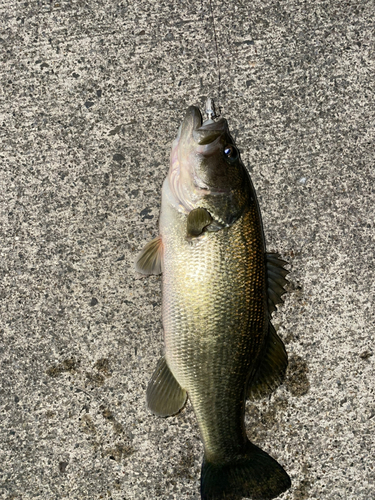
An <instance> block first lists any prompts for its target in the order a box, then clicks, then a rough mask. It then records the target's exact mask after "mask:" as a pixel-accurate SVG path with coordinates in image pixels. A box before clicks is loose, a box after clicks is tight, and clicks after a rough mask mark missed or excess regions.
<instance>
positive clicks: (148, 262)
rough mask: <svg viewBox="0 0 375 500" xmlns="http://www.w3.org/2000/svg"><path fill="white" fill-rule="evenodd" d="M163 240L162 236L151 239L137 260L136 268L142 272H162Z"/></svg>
mask: <svg viewBox="0 0 375 500" xmlns="http://www.w3.org/2000/svg"><path fill="white" fill-rule="evenodd" d="M162 255H163V242H162V239H161V236H158V237H157V238H154V239H153V240H151V241H149V242H148V243H147V244H146V245H145V246H144V247H143V249H142V250H141V253H140V254H139V255H138V257H137V260H136V261H135V270H136V271H137V272H138V273H141V274H160V273H161V272H162V268H161V264H162Z"/></svg>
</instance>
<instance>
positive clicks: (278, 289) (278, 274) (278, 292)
mask: <svg viewBox="0 0 375 500" xmlns="http://www.w3.org/2000/svg"><path fill="white" fill-rule="evenodd" d="M285 264H288V262H286V261H285V260H282V259H280V257H279V255H278V254H277V253H266V271H267V295H268V310H269V312H270V314H271V313H272V312H273V311H276V305H277V304H280V303H281V302H283V299H282V298H281V296H282V295H283V294H284V293H285V290H284V286H285V285H286V284H287V283H288V280H287V279H285V276H286V275H287V274H288V273H289V271H287V270H286V269H284V266H285Z"/></svg>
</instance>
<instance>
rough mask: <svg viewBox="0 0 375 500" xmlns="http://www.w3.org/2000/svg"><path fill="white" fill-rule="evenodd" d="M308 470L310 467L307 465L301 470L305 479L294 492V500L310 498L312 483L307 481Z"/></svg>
mask: <svg viewBox="0 0 375 500" xmlns="http://www.w3.org/2000/svg"><path fill="white" fill-rule="evenodd" d="M308 470H309V466H308V465H307V464H303V465H302V469H301V473H302V476H303V479H302V480H301V481H300V483H299V485H298V486H297V488H296V489H295V490H294V493H293V500H306V499H307V498H309V490H310V486H311V483H310V481H309V480H308V479H307V475H308Z"/></svg>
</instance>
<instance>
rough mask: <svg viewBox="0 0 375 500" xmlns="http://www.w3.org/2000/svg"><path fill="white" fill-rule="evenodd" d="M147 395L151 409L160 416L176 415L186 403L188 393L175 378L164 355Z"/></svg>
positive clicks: (152, 378)
mask: <svg viewBox="0 0 375 500" xmlns="http://www.w3.org/2000/svg"><path fill="white" fill-rule="evenodd" d="M146 395H147V405H148V407H149V409H150V410H151V411H152V413H154V414H155V415H158V416H159V417H169V416H170V415H175V414H176V413H178V412H179V411H180V410H181V409H182V408H183V407H184V405H185V403H186V400H187V393H186V391H185V390H184V389H182V387H181V386H180V384H179V383H178V382H177V380H176V379H175V377H174V375H173V373H172V372H171V370H170V369H169V367H168V365H167V362H166V360H165V357H164V356H163V357H162V358H160V360H159V362H158V364H157V366H156V369H155V371H154V373H153V375H152V377H151V380H150V382H149V384H148V387H147V392H146Z"/></svg>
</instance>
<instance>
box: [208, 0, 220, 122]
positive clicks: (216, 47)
mask: <svg viewBox="0 0 375 500" xmlns="http://www.w3.org/2000/svg"><path fill="white" fill-rule="evenodd" d="M209 5H210V11H211V18H212V27H213V31H214V41H215V49H216V68H217V74H218V78H219V85H218V96H217V110H218V113H216V116H220V115H221V107H220V102H221V69H220V58H219V48H218V44H217V35H216V26H215V17H214V10H213V7H212V0H209Z"/></svg>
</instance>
